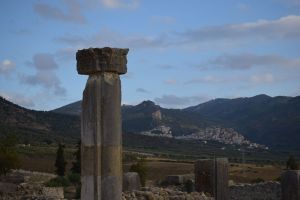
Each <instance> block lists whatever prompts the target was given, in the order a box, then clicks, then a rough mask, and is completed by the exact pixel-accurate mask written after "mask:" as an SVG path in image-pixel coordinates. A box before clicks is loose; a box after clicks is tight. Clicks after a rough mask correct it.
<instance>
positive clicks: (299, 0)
mask: <svg viewBox="0 0 300 200" xmlns="http://www.w3.org/2000/svg"><path fill="white" fill-rule="evenodd" d="M277 1H280V2H282V3H284V4H289V5H292V6H299V5H300V0H277Z"/></svg>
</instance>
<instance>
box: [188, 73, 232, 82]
mask: <svg viewBox="0 0 300 200" xmlns="http://www.w3.org/2000/svg"><path fill="white" fill-rule="evenodd" d="M228 81H229V80H228V79H226V78H224V77H222V78H220V77H216V76H211V75H208V76H204V77H200V78H194V79H192V80H189V81H186V82H185V84H198V83H202V84H212V83H213V84H218V83H225V82H228Z"/></svg>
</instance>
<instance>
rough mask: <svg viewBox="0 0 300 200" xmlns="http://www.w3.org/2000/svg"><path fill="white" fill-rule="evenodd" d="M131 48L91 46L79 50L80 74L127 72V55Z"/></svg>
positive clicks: (78, 66)
mask: <svg viewBox="0 0 300 200" xmlns="http://www.w3.org/2000/svg"><path fill="white" fill-rule="evenodd" d="M128 51H129V49H119V48H110V47H105V48H89V49H82V50H79V51H77V53H76V60H77V71H78V73H79V74H85V75H90V74H94V73H97V72H113V73H117V74H125V73H126V72H127V67H126V64H127V58H126V55H127V53H128Z"/></svg>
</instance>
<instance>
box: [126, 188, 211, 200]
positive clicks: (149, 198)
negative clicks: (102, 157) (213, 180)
mask: <svg viewBox="0 0 300 200" xmlns="http://www.w3.org/2000/svg"><path fill="white" fill-rule="evenodd" d="M163 199H168V200H186V199H189V200H214V198H212V197H207V196H205V195H204V194H203V193H198V192H192V193H186V192H182V191H178V190H176V189H175V188H158V187H149V188H143V189H142V190H141V191H131V192H130V191H127V192H123V194H122V200H163Z"/></svg>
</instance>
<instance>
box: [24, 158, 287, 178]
mask: <svg viewBox="0 0 300 200" xmlns="http://www.w3.org/2000/svg"><path fill="white" fill-rule="evenodd" d="M21 160H22V161H21V162H22V167H21V168H22V169H24V170H30V171H40V172H49V173H54V170H55V167H54V162H55V161H54V159H49V158H46V157H44V158H42V157H39V158H34V159H33V158H32V157H28V156H23V157H22V158H21ZM71 163H72V161H70V160H68V166H67V168H68V169H70V167H71V165H72V164H71ZM131 164H132V163H127V164H124V165H123V171H124V172H127V171H128V170H129V168H130V166H131ZM146 166H147V171H148V176H147V179H148V180H150V181H151V182H156V181H160V180H163V179H164V178H165V177H166V176H167V175H176V174H177V175H179V174H190V173H193V172H194V165H193V163H184V162H174V161H173V162H170V161H161V160H155V159H152V160H148V161H146ZM282 169H283V167H282V166H278V165H275V166H274V165H256V164H236V163H230V165H229V178H230V180H233V181H234V182H236V183H251V182H253V181H254V180H255V179H258V178H260V179H263V180H265V181H270V180H276V179H277V178H278V177H279V176H280V174H281V172H282Z"/></svg>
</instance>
